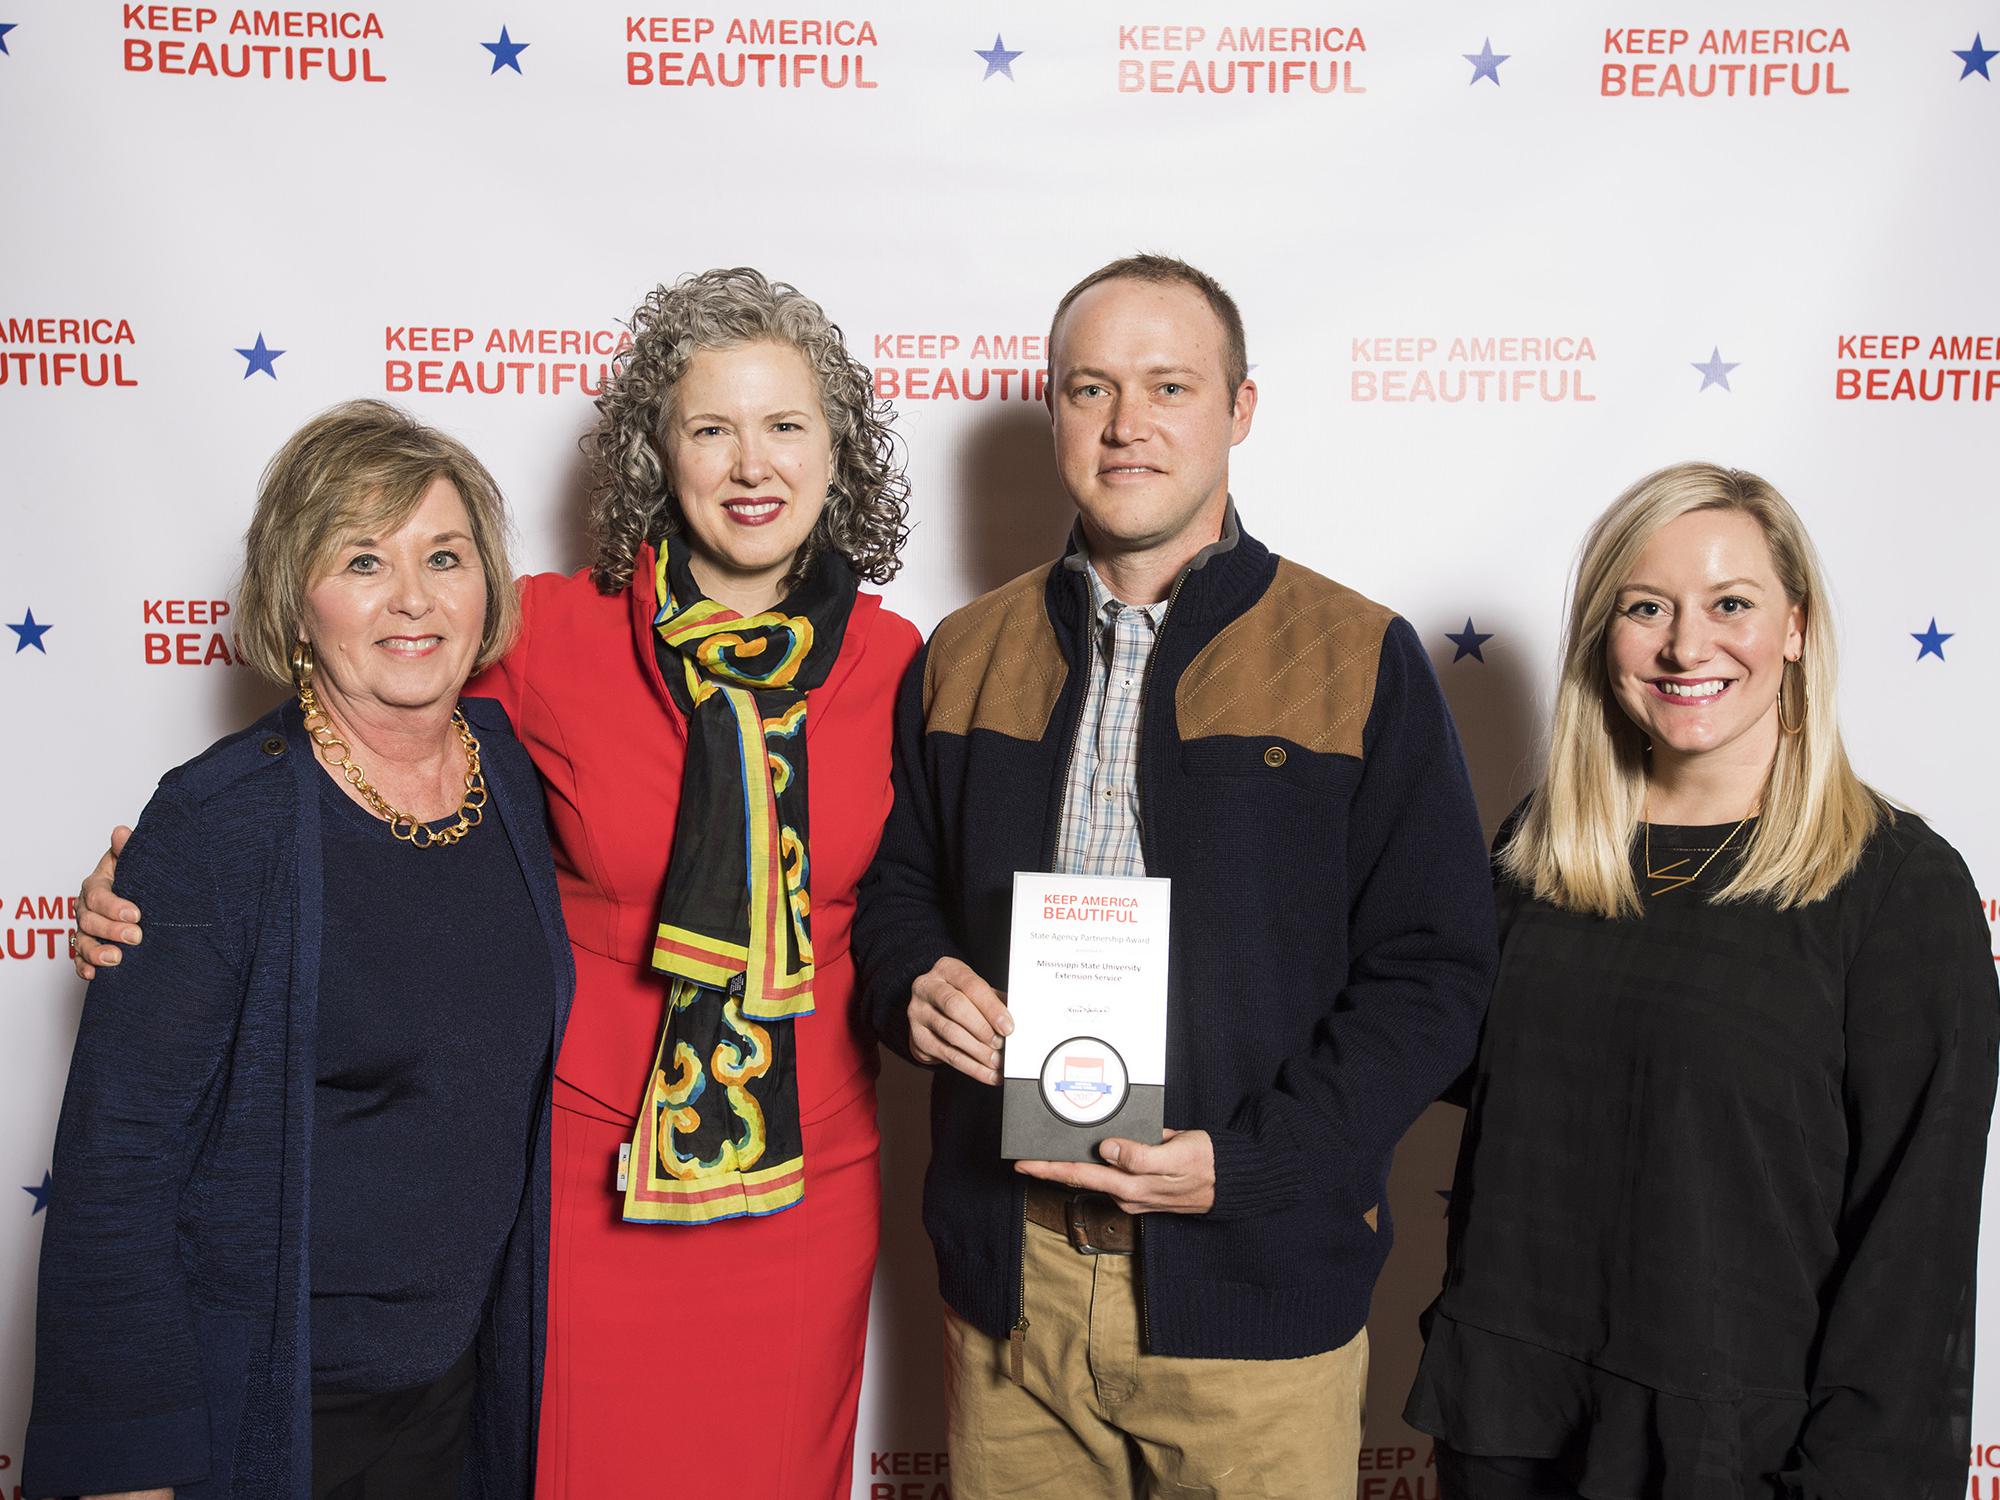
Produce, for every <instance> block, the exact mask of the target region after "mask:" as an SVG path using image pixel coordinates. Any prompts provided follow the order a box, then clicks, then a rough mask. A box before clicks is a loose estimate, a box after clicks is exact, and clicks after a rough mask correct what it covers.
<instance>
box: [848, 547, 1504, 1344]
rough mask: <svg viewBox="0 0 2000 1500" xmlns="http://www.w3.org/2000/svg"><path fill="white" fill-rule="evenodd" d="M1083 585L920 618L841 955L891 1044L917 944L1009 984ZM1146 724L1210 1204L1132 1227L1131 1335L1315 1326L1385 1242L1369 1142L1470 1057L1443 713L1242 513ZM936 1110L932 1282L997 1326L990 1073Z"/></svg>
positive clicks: (1487, 943) (1373, 1262)
mask: <svg viewBox="0 0 2000 1500" xmlns="http://www.w3.org/2000/svg"><path fill="white" fill-rule="evenodd" d="M1089 607H1090V605H1089V590H1088V586H1087V581H1086V579H1085V578H1084V576H1083V575H1082V574H1081V573H1080V572H1078V571H1076V570H1074V569H1068V568H1064V567H1062V566H1060V565H1057V566H1053V567H1050V568H1046V569H1038V570H1036V571H1035V572H1034V573H1031V574H1028V575H1026V576H1024V577H1023V578H1020V579H1017V580H1015V582H1013V583H1011V584H1008V585H1006V586H1005V587H1003V588H1001V589H999V590H997V591H996V592H995V593H993V594H990V595H988V596H986V597H985V598H983V599H981V600H978V601H976V602H975V603H973V604H971V605H969V606H967V607H966V608H965V609H963V610H961V611H959V612H958V613H957V614H955V615H953V616H951V617H950V618H949V619H947V620H946V621H945V622H944V623H943V624H942V625H940V626H939V627H938V629H937V631H936V633H935V634H934V635H933V637H932V638H931V641H930V642H929V644H928V645H927V646H926V647H925V649H924V653H923V654H922V655H921V656H920V657H919V658H918V659H917V661H916V663H915V664H914V665H913V667H912V669H911V672H910V676H909V677H908V679H907V680H906V682H905V684H904V688H903V692H902V695H901V699H900V701H899V703H898V705H897V726H896V729H897V738H896V761H895V793H896V803H895V810H894V811H893V813H892V814H891V816H890V819H889V824H888V827H887V829H886V830H885V832H884V834H883V839H882V845H881V849H880V852H879V854H878V856H877V859H876V862H875V865H874V868H873V870H872V872H871V874H870V876H869V879H868V881H867V883H866V884H865V885H864V886H863V889H862V893H861V903H860V910H859V913H858V916H857V919H856V922H855V929H854V947H855V952H856V955H857V958H858V961H859V965H860V970H861V976H862V984H863V990H862V996H863V1004H864V1007H865V1010H866V1013H867V1015H868V1016H869V1018H870V1019H871V1021H872V1023H873V1025H874V1026H875V1028H876V1030H877V1032H878V1034H879V1035H880V1036H881V1037H882V1039H883V1040H884V1041H885V1042H886V1043H887V1044H888V1045H889V1046H890V1047H892V1048H894V1049H895V1050H897V1051H899V1052H901V1053H902V1054H903V1055H904V1056H906V1057H907V1056H908V1047H909V1037H908V1021H907V1006H908V1004H909V996H910V985H911V983H912V982H913V981H914V980H915V979H916V978H917V977H918V976H919V975H921V974H923V973H924V972H925V971H926V970H928V969H929V968H930V967H931V966H932V965H933V964H934V963H935V962H936V961H937V960H938V959H939V958H940V957H943V956H946V955H955V956H957V957H959V958H962V959H964V960H965V961H966V962H967V963H969V964H970V965H971V966H972V968H973V969H974V970H975V971H977V972H978V973H979V974H980V975H981V976H982V977H984V978H985V979H987V980H988V981H989V982H991V983H992V984H994V985H995V986H997V987H999V988H1001V989H1005V987H1006V985H1007V947H1008V914H1009V906H1010V898H1011V884H1012V877H1013V874H1014V872H1015V871H1017V870H1047V869H1048V868H1050V858H1051V854H1052V851H1053V849H1054V844H1055V830H1056V823H1057V818H1058V815H1059V812H1060V806H1061V797H1062V784H1063V775H1064V769H1065V765H1066V763H1067V760H1068V756H1069V752H1070V746H1071V744H1072V743H1073V741H1074V739H1075V736H1076V733H1077V728H1078V718H1079V716H1080V713H1081V708H1082V703H1083V699H1084V688H1085V684H1086V675H1085V670H1084V666H1085V663H1086V661H1087V659H1088V657H1087V637H1086V623H1087V617H1088V613H1089ZM1140 733H1141V740H1140V752H1139V794H1140V805H1141V822H1142V840H1143V843H1144V847H1145V855H1146V869H1147V872H1148V873H1149V874H1152V875H1163V876H1167V877H1169V878H1170V879H1171V880H1172V881H1173V882H1174V891H1173V928H1172V942H1171V953H1170V977H1169V994H1170V1002H1169V1004H1170V1009H1169V1023H1168V1040H1167V1090H1166V1123H1167V1124H1168V1125H1170V1126H1172V1127H1175V1128H1179V1129H1201V1130H1206V1131H1208V1132H1209V1133H1210V1135H1211V1136H1212V1137H1213V1139H1214V1143H1215V1164H1216V1186H1215V1203H1214V1207H1213V1208H1212V1209H1211V1210H1210V1211H1209V1212H1208V1213H1206V1214H1202V1215H1180V1214H1150V1215H1147V1216H1145V1217H1144V1218H1143V1219H1142V1220H1141V1227H1140V1236H1141V1260H1142V1266H1141V1271H1142V1277H1143V1287H1144V1293H1143V1295H1144V1312H1145V1330H1146V1340H1147V1347H1148V1348H1149V1349H1150V1350H1151V1351H1152V1352H1154V1353H1159V1354H1170V1355H1188V1356H1204V1357H1215V1358H1261V1359H1281V1358H1292V1357H1298V1356H1303V1355H1308V1354H1315V1353H1319V1352H1323V1351H1325V1350H1328V1349H1333V1348H1337V1347H1339V1346H1340V1345H1342V1344H1344V1343H1345V1342H1347V1340H1348V1339H1350V1338H1351V1337H1352V1336H1353V1335H1354V1334H1355V1333H1356V1332H1357V1331H1358V1330H1359V1329H1360V1328H1361V1327H1362V1326H1363V1324H1364V1323H1365V1322H1366V1319H1367V1314H1368V1300H1369V1294H1370V1292H1371V1290H1372V1288H1373V1285H1374V1281H1375V1277H1376V1274H1377V1272H1378V1271H1379V1270H1380V1268H1381V1264H1382V1260H1383V1258H1384V1256H1385V1255H1386V1254H1387V1251H1388V1247H1389V1239H1390V1224H1389V1216H1388V1206H1387V1203H1386V1201H1385V1183H1386V1178H1387V1174H1388V1167H1389V1158H1390V1154H1391V1152H1392V1150H1393V1149H1394V1147H1395V1144H1396V1142H1397V1141H1398V1140H1399V1139H1400V1138H1401V1136H1402V1134H1403V1132H1404V1131H1405V1130H1406V1129H1407V1128H1408V1127H1409V1125H1410V1123H1411V1122H1412V1121H1413V1120H1414V1119H1415V1118H1416V1116H1417V1115H1418V1114H1419V1113H1420V1112H1421V1111H1422V1110H1423V1109H1424V1107H1425V1106H1426V1105H1427V1104H1429V1103H1430V1102H1431V1101H1432V1100H1433V1099H1435V1098H1436V1097H1437V1095H1438V1093H1439V1092H1440V1090H1442V1089H1443V1088H1444V1086H1445V1085H1446V1084H1447V1083H1448V1082H1450V1081H1451V1080H1452V1079H1453V1078H1454V1077H1455V1076H1456V1075H1457V1074H1458V1073H1459V1072H1460V1070H1462V1069H1463V1068H1464V1067H1465V1065H1466V1064H1467V1062H1468V1061H1470V1059H1471V1057H1472V1053H1473V1047H1474V1043H1475V1041H1476V1038H1477V1034H1478V1029H1479V1022H1480V1017H1481V1015H1482V1012H1483V1010H1484V1007H1485V1004H1486V998H1487V993H1488V990H1489V988H1490V986H1491V982H1492V977H1493V969H1494V963H1495V958H1494V948H1495V939H1494V918H1493V896H1492V885H1491V881H1490V878H1489V875H1488V869H1487V859H1486V851H1485V846H1484V841H1483V839H1482V838H1481V835H1480V827H1479V818H1478V814H1477V811H1476V809H1475V807H1474V805H1473V800H1472V793H1471V788H1470V786H1469V785H1468V782H1467V778H1466V774H1465V766H1464V760H1463V757H1462V755H1461V753H1460V750H1459V745H1458V740H1457V736H1456V734H1455V733H1454V731H1453V728H1452V724H1451V718H1450V715H1449V713H1448V711H1447V709H1446V707H1445V704H1444V701H1443V698H1442V696H1441V695H1440V693H1439V691H1438V687H1437V683H1436V680H1435V678H1434V677H1433V675H1432V673H1431V669H1430V664H1429V661H1428V660H1427V658H1426V657H1425V656H1424V653H1423V649H1422V647H1421V646H1420V645H1419V644H1418V641H1417V638H1416V636H1415V634H1414V633H1413V632H1412V631H1411V630H1410V628H1409V626H1408V625H1407V624H1405V623H1404V622H1403V621H1402V620H1400V619H1398V618H1396V617H1395V616H1394V615H1392V614H1391V613H1390V612H1389V611H1387V610H1385V609H1383V608H1382V607H1381V606H1379V605H1376V604H1373V603H1371V602H1369V601H1368V600H1366V599H1363V598H1362V597H1361V596H1360V595H1358V594H1355V593H1352V592H1351V591H1349V590H1347V589H1344V588H1341V587H1340V586H1339V585H1337V584H1334V583H1331V582H1329V581H1328V580H1326V579H1324V578H1321V577H1319V576H1317V575H1316V574H1313V573H1311V572H1309V571H1308V570H1306V569H1304V568H1301V567H1299V566H1298V565H1297V564H1295V563H1290V562H1286V561H1283V560H1281V559H1279V558H1277V557H1275V556H1274V555H1273V554H1272V553H1270V552H1269V551H1267V550H1266V549H1265V548H1264V547H1263V546H1262V545H1261V544H1259V543H1258V542H1256V541H1255V540H1254V539H1252V538H1251V537H1249V536H1247V535H1243V536H1240V537H1239V539H1238V540H1237V543H1236V545H1235V546H1233V547H1230V548H1228V549H1226V550H1222V551H1220V552H1218V553H1215V554H1212V555H1210V556H1209V557H1208V558H1207V559H1206V561H1205V562H1203V564H1202V565H1201V566H1200V567H1198V568H1196V569H1194V570H1193V571H1191V572H1189V573H1187V574H1186V575H1184V576H1183V578H1182V579H1181V580H1180V582H1179V583H1178V584H1177V586H1176V593H1175V595H1174V601H1173V605H1172V608H1171V609H1170V610H1169V612H1168V614H1167V617H1166V621H1165V623H1164V625H1163V626H1162V628H1161V631H1160V635H1159V639H1158V643H1157V646H1156V649H1155V653H1154V657H1153V662H1152V667H1151V670H1150V673H1149V675H1148V679H1147V683H1146V687H1145V691H1144V702H1143V707H1142V711H1141V731H1140ZM931 1121H932V1154H931V1165H930V1171H929V1175H928V1178H927V1180H926V1183H925V1190H924V1222H925V1226H926V1228H927V1229H928V1230H929V1232H930V1235H931V1241H932V1244H933V1247H934V1248H935V1250H936V1252H937V1259H938V1271H939V1280H940V1283H941V1286H942V1290H943V1292H944V1295H945V1298H946V1300H947V1301H948V1302H949V1303H950V1304H951V1306H952V1307H953V1308H954V1309H956V1310H957V1311H958V1313H959V1314H960V1315H961V1316H962V1317H964V1318H966V1319H967V1320H968V1321H969V1322H971V1323H973V1324H974V1325H976V1326H978V1327H979V1328H981V1329H983V1330H984V1331H985V1332H987V1333H988V1334H990V1335H992V1336H994V1337H1001V1336H1004V1335H1005V1333H1006V1332H1007V1330H1008V1329H1009V1328H1010V1327H1011V1326H1012V1325H1013V1324H1014V1323H1015V1321H1016V1320H1017V1318H1018V1317H1019V1315H1020V1306H1021V1236H1022V1229H1021V1225H1022V1207H1023V1205H1022V1192H1023V1181H1024V1179H1022V1178H1021V1177H1020V1176H1019V1175H1018V1174H1016V1173H1015V1172H1013V1170H1012V1169H1011V1168H1010V1166H1009V1165H1008V1164H1007V1163H1006V1162H1004V1161H1002V1160H1001V1158H1000V1145H999V1136H1000V1095H999V1091H998V1090H997V1089H994V1088H991V1087H988V1086H986V1085H983V1084H980V1083H975V1082H974V1081H972V1080H971V1079H969V1078H967V1077H965V1076H964V1075H963V1074H961V1073H958V1072H956V1071H954V1070H951V1069H948V1068H945V1069H939V1070H937V1071H936V1072H935V1073H934V1075H933V1079H932V1094H931ZM1030 1336H1031V1337H1032V1334H1031V1335H1030Z"/></svg>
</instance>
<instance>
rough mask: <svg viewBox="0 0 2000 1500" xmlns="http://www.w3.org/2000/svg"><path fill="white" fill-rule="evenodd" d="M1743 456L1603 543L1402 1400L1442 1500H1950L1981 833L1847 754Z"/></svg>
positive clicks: (1986, 1091) (1972, 1106)
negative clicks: (1881, 789)
mask: <svg viewBox="0 0 2000 1500" xmlns="http://www.w3.org/2000/svg"><path fill="white" fill-rule="evenodd" d="M1830 627H1831V620H1830V618H1829V611H1828V607H1827V599H1826V590H1825V587H1824V584H1823V583H1822V580H1821V575H1820V569H1819V563H1818V560H1817V558H1816V557H1815V555H1814V552H1813V549H1812V544H1811V541H1810V540H1809V539H1808V537H1807V536H1806V533H1805V529H1804V527H1803V525H1802V524H1801V523H1800V521H1799V518H1798V516H1797V515H1796V513H1794V511H1793V510H1792V508H1791V507H1790V506H1789V505H1788V504H1787V503H1786V502H1785V500H1784V499H1783V497H1781V496H1780V495H1779V494H1778V493H1777V491H1776V490H1774V489H1772V488H1771V486H1770V485H1768V484H1767V483H1765V482H1764V481H1763V480H1761V479H1759V478H1757V477H1756V476H1755V475H1752V474H1746V473H1742V472H1740V471H1735V470H1726V469H1720V468H1716V467H1714V466H1712V465H1708V464H1682V465H1677V466H1675V467H1673V468H1670V469H1665V470H1662V471H1661V472H1659V473H1657V474H1654V475H1652V476H1650V477H1648V478H1646V479H1644V480H1641V481H1640V482H1639V483H1638V484H1637V485H1635V486H1633V487H1632V488H1631V489H1630V490H1628V491H1627V492H1626V493H1625V494H1624V495H1622V496H1621V497H1620V498H1619V499H1618V500H1617V502H1616V503H1615V504H1613V505H1612V507H1611V508H1610V510H1608V511H1607V512H1606V513H1605V514H1604V515H1603V516H1602V517H1601V518H1600V519H1599V521H1598V522H1597V524H1596V526H1595V527H1594V528H1593V529H1592V531H1591V533H1590V536H1589V538H1588V539H1587V541H1586V542H1585V546H1584V552H1583V559H1582V562H1581V564H1580V566H1579V569H1578V575H1577V579H1576V584H1575V588H1574V590H1573V594H1572V599H1571V608H1570V618H1569V628H1568V635H1567V639H1566V643H1565V657H1564V665H1563V672H1562V680H1561V684H1560V687H1559V691H1558V694H1557V702H1556V712H1555V722H1554V725H1553V727H1552V732H1551V746H1550V756H1549V766H1548V772H1547V775H1546V776H1545V778H1544V780H1543V783H1542V785H1541V787H1540V788H1539V789H1538V790H1537V791H1536V792H1535V793H1534V794H1533V795H1532V796H1531V797H1530V798H1529V799H1528V801H1527V802H1526V803H1524V804H1523V806H1522V808H1521V809H1519V810H1518V811H1517V812H1516V814H1515V816H1514V817H1513V818H1511V819H1510V820H1509V822H1508V825H1507V826H1506V827H1505V828H1503V829H1502V830H1501V834H1500V839H1499V842H1498V845H1497V852H1496V873H1497V877H1498V886H1499V893H1498V899H1499V908H1500V921H1501V942H1502V949H1501V952H1502V959H1501V968H1500V977H1499V980H1498V984H1497V988H1496V991H1495V995H1494V999H1493V1004H1492V1008H1491V1010H1490V1011H1489V1012H1488V1015H1487V1020H1486V1028H1485V1033H1484V1036H1483V1038H1482V1041H1481V1045H1480V1051H1479V1057H1478V1061H1477V1062H1476V1064H1475V1066H1474V1069H1473V1073H1472V1076H1471V1095H1470V1112H1469V1115H1468V1118H1467V1123H1466V1130H1465V1138H1464V1145H1463V1147H1462V1149H1461V1152H1460V1156H1459V1163H1458V1173H1457V1180H1456V1185H1455V1187H1454V1189H1453V1193H1452V1199H1451V1235H1450V1245H1449V1260H1448V1267H1447V1270H1446V1274H1445V1285H1444V1291H1443V1294H1442V1295H1441V1296H1440V1297H1439V1299H1438V1301H1437V1303H1436V1304H1435V1306H1434V1307H1433V1308H1432V1310H1431V1313H1430V1314H1429V1316H1428V1317H1427V1319H1426V1322H1427V1336H1428V1342H1427V1346H1426V1349H1425V1352H1424V1359H1423V1364H1422V1367H1421V1369H1420V1371H1419V1373H1418V1376H1417V1383H1416V1388H1415V1390H1414V1391H1413V1392H1412V1394H1411V1396H1410V1402H1409V1408H1408V1412H1407V1416H1408V1419H1409V1420H1410V1421H1411V1423H1412V1424H1413V1425H1415V1426H1416V1427H1418V1428H1420V1429H1421V1430H1423V1431H1426V1432H1429V1433H1432V1434H1434V1435H1435V1436H1436V1437H1437V1438H1438V1439H1439V1453H1438V1469H1439V1477H1440V1488H1441V1492H1442V1494H1443V1496H1444V1497H1446V1500H1498V1497H1508V1500H1525V1497H1531V1496H1532V1497H1570V1496H1589V1497H1591V1500H1642V1497H1643V1500H1655V1497H1657V1500H1725V1497H1726V1500H1737V1497H1759V1500H1767V1497H1788V1500H1861V1497H1867V1500H1890V1497H1896V1500H1958V1497H1961V1496H1963V1494H1964V1493H1965V1483H1966V1470H1967V1452H1968V1447H1969V1443H1970V1435H1969V1431H1968V1421H1969V1409H1970V1404H1971V1395H1972V1355H1973V1281H1974V1273H1975V1269H1976V1265H1977V1259H1978V1221H1979V1197H1980V1187H1981V1181H1982V1176H1983V1165H1984V1161H1985V1154H1986V1130H1987V1121H1988V1117H1989V1114H1990V1112H1991V1109H1992V1103H1993V1091H1994V1067H1995V1040H1996V1034H2000V1003H1997V1002H2000V994H1996V985H1995V980H1994V967H1993V960H1992V956H1991V953H1990V950H1989V946H1988V934H1987V930H1986V924H1985V922H1984V920H1983V917H1982V914H1981V911H1980V908H1979V902H1978V898H1977V896H1976V895H1975V893H1974V886H1973V884H1972V881H1971V879H1970V877H1969V876H1968V875H1967V873H1966V869H1965V866H1964V864H1963V862H1962V861H1961V860H1960V859H1959V857H1958V855H1957V854H1956V853H1955V852H1954V851H1953V850H1952V848H1951V846H1950V845H1948V844H1947V843H1945V841H1944V840H1943V839H1942V838H1940V837H1939V836H1938V835H1937V834H1936V833H1935V832H1933V831H1932V830H1931V829H1930V828H1929V827H1928V826H1926V825H1925V824H1924V823H1923V822H1922V821H1921V820H1920V819H1918V818H1917V817H1915V816H1913V815H1912V814H1910V813H1908V812H1901V811H1895V810H1892V809H1891V808H1890V807H1889V806H1888V804H1887V803H1885V802H1884V801H1883V799H1882V798H1881V797H1879V796H1878V795H1877V794H1876V793H1875V792H1873V791H1871V790H1870V789H1869V788H1868V787H1867V786H1866V785H1864V784H1863V783H1862V782H1861V781H1860V779H1859V778H1858V777H1856V775H1855V774H1854V772H1853V770H1852V768H1851V767H1850V766H1849V764H1848V761H1847V756H1846V753H1845V751H1844V750H1843V749H1842V746H1841V739H1840V731H1839V727H1838V725H1837V723H1836V721H1835V716H1834V685H1835V669H1834V651H1833V637H1832V631H1831V628H1830Z"/></svg>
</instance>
